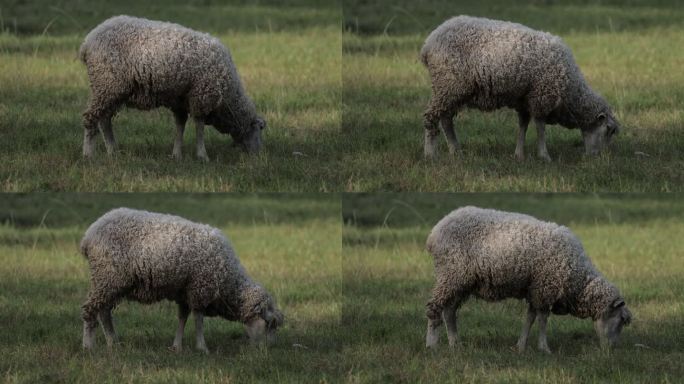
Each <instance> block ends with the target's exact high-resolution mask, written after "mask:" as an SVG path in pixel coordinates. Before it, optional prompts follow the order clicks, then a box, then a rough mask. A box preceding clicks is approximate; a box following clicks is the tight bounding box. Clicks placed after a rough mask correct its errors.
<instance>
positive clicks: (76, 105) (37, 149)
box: [0, 0, 341, 192]
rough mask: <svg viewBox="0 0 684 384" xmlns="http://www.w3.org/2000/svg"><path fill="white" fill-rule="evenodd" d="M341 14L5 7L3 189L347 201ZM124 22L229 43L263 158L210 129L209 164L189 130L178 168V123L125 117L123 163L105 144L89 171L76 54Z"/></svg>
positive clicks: (167, 5) (247, 8)
mask: <svg viewBox="0 0 684 384" xmlns="http://www.w3.org/2000/svg"><path fill="white" fill-rule="evenodd" d="M340 12H341V10H340V6H339V4H338V3H337V2H335V1H332V0H293V1H287V2H283V1H261V2H258V3H255V2H250V1H231V2H229V3H224V2H211V1H203V0H191V1H177V0H173V1H144V2H141V1H133V0H124V1H116V2H111V1H105V0H96V1H82V0H60V1H56V2H55V1H46V0H40V1H30V2H25V1H19V0H9V1H3V2H2V4H1V5H0V138H1V139H0V190H3V191H45V190H50V191H93V192H102V191H310V192H317V191H323V192H325V191H335V190H339V188H337V186H338V185H340V184H341V182H340V178H339V177H340V176H339V171H338V167H337V166H336V164H337V163H338V159H339V157H340V155H339V153H340V152H339V151H338V148H339V147H340V144H339V139H340V138H339V125H340V118H341V116H340V108H339V106H340V96H341V74H340V65H341V64H340V63H341V51H340V47H341V33H340V25H339V21H340ZM119 14H128V15H133V16H139V17H146V18H150V19H155V20H164V21H173V22H176V23H179V24H182V25H185V26H187V27H190V28H193V29H197V30H200V31H203V32H208V33H211V34H213V35H214V36H216V37H218V38H219V39H220V40H221V41H222V42H223V43H224V44H225V45H226V46H227V47H228V48H229V49H230V50H231V53H232V55H233V60H234V62H235V64H236V66H237V68H238V71H239V73H240V76H241V78H242V81H243V82H244V84H245V87H246V89H247V92H248V94H249V95H250V96H251V97H252V99H253V100H254V102H255V104H256V106H257V110H258V111H259V113H261V114H262V115H263V116H264V117H265V118H266V120H267V123H268V128H267V130H266V131H265V132H264V147H263V151H262V154H261V155H260V156H258V157H256V158H251V157H250V156H248V155H246V154H245V153H242V152H241V151H239V150H238V149H237V148H232V139H231V138H230V137H229V136H227V135H222V134H220V133H219V132H218V131H216V130H215V129H213V128H212V127H207V129H206V130H205V132H206V133H205V141H206V146H207V153H208V154H209V158H210V161H209V163H208V164H203V163H202V162H201V161H199V160H197V159H196V158H195V151H194V148H195V147H194V142H195V130H194V128H193V126H192V124H191V122H189V123H188V125H187V127H186V132H185V142H184V146H183V160H182V161H180V162H175V161H173V160H172V159H171V158H170V155H171V150H172V148H173V137H174V132H175V127H174V121H173V116H172V114H171V112H170V111H168V110H165V109H157V110H154V111H149V112H143V111H138V110H126V109H124V110H122V111H121V112H120V113H119V114H118V116H117V117H116V118H115V119H114V120H113V126H114V134H115V136H116V137H117V140H118V141H119V144H120V153H118V154H117V155H116V156H115V157H113V158H109V157H108V156H106V154H105V151H104V144H103V140H102V137H101V135H99V137H98V151H97V154H98V155H99V156H98V157H97V158H96V159H95V160H94V161H85V160H83V158H82V156H81V153H82V149H81V148H82V142H83V133H82V131H83V127H82V123H81V113H82V112H83V110H84V109H85V107H86V102H87V99H88V95H89V84H88V78H87V74H86V69H85V66H84V65H83V64H82V63H81V62H80V61H79V60H78V59H77V52H78V48H79V46H80V44H81V42H82V41H83V39H84V37H85V35H86V34H87V33H88V31H90V30H91V29H92V28H93V27H95V26H96V25H97V24H99V23H100V22H102V21H104V20H105V19H107V18H109V17H111V16H114V15H119Z"/></svg>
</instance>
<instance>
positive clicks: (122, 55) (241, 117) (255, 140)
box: [79, 16, 266, 161]
mask: <svg viewBox="0 0 684 384" xmlns="http://www.w3.org/2000/svg"><path fill="white" fill-rule="evenodd" d="M79 56H80V59H81V61H82V62H83V63H84V64H85V65H86V67H87V69H88V78H89V80H90V89H91V95H90V99H89V101H88V107H87V109H86V110H85V112H83V126H84V134H83V156H84V157H86V158H90V157H92V156H93V154H94V150H95V138H96V136H97V127H98V125H99V128H100V130H101V131H102V135H103V136H104V140H105V146H106V148H107V152H108V153H109V154H113V153H114V152H115V150H116V147H117V145H116V140H115V139H114V133H113V131H112V117H113V116H114V115H115V114H116V112H117V110H119V109H120V108H121V107H122V106H124V105H125V106H127V107H132V108H136V109H141V110H150V109H155V108H158V107H166V108H168V109H170V110H171V111H172V112H173V115H174V117H175V124H176V138H175V142H174V145H173V152H172V156H173V158H175V159H177V160H179V159H180V158H181V156H182V155H181V147H182V145H183V132H184V130H185V123H186V122H187V119H188V115H189V116H191V117H192V118H193V120H194V122H195V128H196V133H197V138H196V139H197V143H196V144H197V157H198V158H199V159H200V160H203V161H208V160H209V158H208V156H207V151H206V149H205V147H204V124H209V125H212V126H214V127H215V128H216V129H217V130H218V131H219V132H221V133H224V134H230V135H231V136H232V137H233V141H234V143H235V144H236V145H241V146H242V147H243V148H244V149H245V150H246V151H247V152H248V153H252V154H255V153H257V152H258V151H259V149H260V148H261V131H262V130H263V129H264V128H265V127H266V121H265V120H264V119H263V118H262V117H261V116H259V115H257V112H256V107H255V106H254V103H253V102H252V100H251V99H250V98H249V96H248V95H247V93H246V92H245V89H244V87H243V85H242V83H241V81H240V77H239V76H238V73H237V70H236V68H235V64H233V60H232V58H231V55H230V52H229V50H228V49H227V48H226V47H224V46H223V45H222V44H221V42H220V41H219V40H218V39H216V38H214V37H212V36H210V35H208V34H204V33H200V32H196V31H193V30H191V29H188V28H185V27H183V26H180V25H178V24H172V23H167V22H160V21H153V20H147V19H140V18H135V17H129V16H116V17H112V18H110V19H107V20H106V21H104V22H103V23H102V24H100V25H98V26H97V27H95V28H94V29H93V30H92V31H90V33H88V35H87V36H86V38H85V41H84V42H83V44H82V45H81V48H80V50H79Z"/></svg>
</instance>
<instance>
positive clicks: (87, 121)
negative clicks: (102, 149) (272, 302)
mask: <svg viewBox="0 0 684 384" xmlns="http://www.w3.org/2000/svg"><path fill="white" fill-rule="evenodd" d="M115 100H116V98H115V97H113V96H111V95H108V94H101V93H100V94H93V95H92V96H91V98H90V100H89V102H88V108H86V110H85V111H84V112H83V157H86V158H90V157H92V156H93V155H94V154H95V139H96V136H97V132H98V125H99V124H100V121H102V120H103V119H104V118H105V117H107V116H110V117H111V116H113V115H114V112H115V111H116V105H117V104H116V101H115ZM111 138H112V140H113V138H114V136H113V134H112V137H111ZM105 140H107V138H105ZM105 143H106V142H105ZM110 144H111V143H110ZM108 150H109V149H108Z"/></svg>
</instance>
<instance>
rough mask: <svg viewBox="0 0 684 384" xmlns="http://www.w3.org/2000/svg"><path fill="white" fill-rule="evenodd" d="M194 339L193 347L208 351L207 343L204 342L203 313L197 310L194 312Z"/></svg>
mask: <svg viewBox="0 0 684 384" xmlns="http://www.w3.org/2000/svg"><path fill="white" fill-rule="evenodd" d="M195 339H196V343H195V348H197V349H198V350H200V351H202V352H204V353H209V349H207V344H206V343H205V342H204V315H203V314H201V313H199V312H195Z"/></svg>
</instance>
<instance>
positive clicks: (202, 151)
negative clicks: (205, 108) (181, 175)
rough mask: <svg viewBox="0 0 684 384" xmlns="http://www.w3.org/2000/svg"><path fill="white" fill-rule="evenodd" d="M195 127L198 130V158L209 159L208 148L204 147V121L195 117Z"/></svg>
mask: <svg viewBox="0 0 684 384" xmlns="http://www.w3.org/2000/svg"><path fill="white" fill-rule="evenodd" d="M195 129H196V130H197V158H198V159H200V160H202V161H209V156H207V150H206V148H204V122H203V121H202V120H200V119H195Z"/></svg>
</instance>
